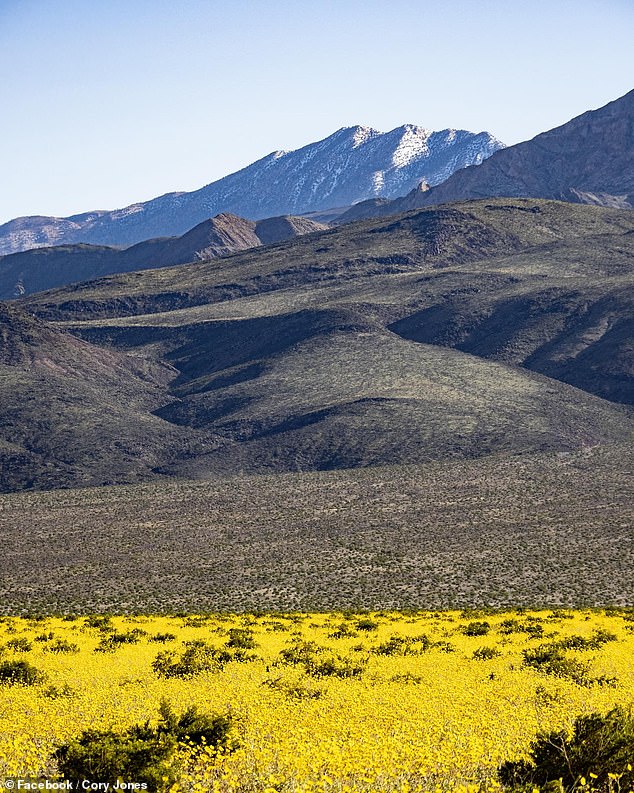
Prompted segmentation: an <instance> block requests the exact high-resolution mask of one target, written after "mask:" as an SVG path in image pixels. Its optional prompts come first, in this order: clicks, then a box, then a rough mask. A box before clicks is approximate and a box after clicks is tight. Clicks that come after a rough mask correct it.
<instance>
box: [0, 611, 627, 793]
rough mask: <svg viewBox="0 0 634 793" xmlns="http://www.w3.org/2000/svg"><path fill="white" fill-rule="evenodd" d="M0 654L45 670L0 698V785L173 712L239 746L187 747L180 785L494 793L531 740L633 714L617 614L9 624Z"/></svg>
mask: <svg viewBox="0 0 634 793" xmlns="http://www.w3.org/2000/svg"><path fill="white" fill-rule="evenodd" d="M192 643H193V644H192ZM0 645H1V646H2V652H1V653H0V672H1V670H2V668H3V665H4V666H5V667H7V668H9V666H10V664H11V663H15V662H19V661H24V662H28V664H30V665H32V667H34V668H35V669H36V670H38V672H39V673H41V674H40V676H39V677H38V678H37V679H36V680H34V681H30V683H31V684H24V683H18V684H16V683H15V681H14V680H10V679H7V680H5V682H4V683H3V684H2V685H0V776H2V777H4V778H6V777H22V778H26V777H39V778H45V779H55V778H56V775H57V768H56V766H55V762H54V761H53V760H52V755H53V752H54V751H55V749H56V748H57V747H58V746H60V745H61V744H63V743H64V742H67V741H68V740H70V739H72V738H75V737H78V736H79V735H80V734H81V733H82V731H84V730H87V729H97V730H107V729H115V730H123V729H125V728H127V727H129V726H131V725H133V724H138V723H143V722H145V721H146V720H149V721H150V722H152V723H155V722H156V720H157V718H158V708H159V704H160V702H161V701H162V700H164V699H166V700H168V701H169V702H170V703H171V704H172V705H173V707H174V708H175V709H176V710H179V711H181V710H183V709H185V708H186V707H188V706H190V705H196V706H197V707H198V709H199V710H200V711H203V712H206V713H212V714H213V713H228V714H230V716H231V720H232V728H231V730H232V741H233V743H234V744H235V747H236V748H234V749H233V750H232V751H225V752H220V753H219V754H214V753H213V752H212V751H210V750H207V751H202V752H200V751H194V750H190V752H189V754H188V755H187V757H188V763H187V766H186V768H185V770H184V771H183V772H182V774H181V779H180V780H179V782H178V783H176V786H175V790H183V791H186V790H187V791H191V790H200V791H223V792H224V793H229V792H230V791H242V792H243V793H247V792H248V791H260V793H274V791H323V792H326V793H329V792H331V791H332V792H334V791H337V793H340V792H341V793H343V791H348V792H350V793H352V791H401V792H402V793H405V791H413V790H421V791H423V790H443V791H458V790H494V789H496V788H498V787H499V785H498V783H497V782H496V770H497V768H498V767H499V765H500V764H501V763H502V762H504V761H505V760H516V759H519V758H521V757H526V755H527V751H528V749H529V746H530V742H531V739H532V738H534V736H535V735H536V733H537V732H539V731H550V730H555V729H562V728H563V729H565V728H569V727H570V726H571V725H572V724H573V722H574V720H575V718H576V717H578V716H579V715H582V714H587V713H590V712H593V711H599V712H605V711H608V710H609V709H610V708H611V707H613V706H614V705H615V704H622V705H625V706H630V705H632V704H634V613H632V612H628V611H627V610H623V611H618V610H614V611H609V610H608V611H575V612H573V611H556V612H552V611H522V612H495V613H460V612H442V613H438V612H433V613H432V612H416V613H411V614H410V613H391V612H374V613H369V614H368V613H358V614H352V613H341V612H339V613H318V614H257V615H252V614H240V615H209V616H191V615H189V616H187V615H180V616H170V617H166V616H161V617H152V616H115V617H110V618H104V617H77V618H74V619H73V618H61V617H44V618H36V619H28V618H18V617H5V618H3V619H2V621H1V622H0ZM545 645H546V646H553V645H557V646H558V647H559V648H562V649H561V650H560V657H563V658H564V659H565V664H564V665H563V666H562V665H561V664H560V665H559V666H554V667H553V666H552V664H551V666H550V667H549V665H548V663H542V662H540V660H539V658H540V656H539V653H536V652H535V651H536V650H538V649H539V648H543V647H544V646H545ZM188 652H189V654H188ZM205 652H211V653H212V655H210V656H207V657H209V658H212V657H213V658H214V659H215V660H214V663H213V664H211V665H208V666H207V667H204V666H203V667H200V666H198V667H196V663H197V661H196V659H199V658H200V657H205ZM201 653H202V655H201ZM213 653H215V655H213ZM157 656H158V657H159V658H158V661H157ZM188 659H189V661H188ZM531 659H533V661H532V662H531ZM188 663H189V666H188ZM179 664H180V666H179ZM214 664H215V665H214ZM183 752H184V753H185V754H187V750H185V749H184V750H183Z"/></svg>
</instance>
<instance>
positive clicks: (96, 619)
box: [85, 614, 114, 633]
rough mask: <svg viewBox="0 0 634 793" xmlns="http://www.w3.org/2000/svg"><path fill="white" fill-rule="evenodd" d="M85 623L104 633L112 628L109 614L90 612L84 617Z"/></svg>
mask: <svg viewBox="0 0 634 793" xmlns="http://www.w3.org/2000/svg"><path fill="white" fill-rule="evenodd" d="M85 624H86V626H87V627H88V628H97V630H99V631H103V632H104V633H107V632H108V631H113V630H114V625H113V624H112V620H111V617H110V615H109V614H92V615H91V616H90V617H86V622H85Z"/></svg>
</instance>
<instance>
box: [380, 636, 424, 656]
mask: <svg viewBox="0 0 634 793" xmlns="http://www.w3.org/2000/svg"><path fill="white" fill-rule="evenodd" d="M431 646H432V642H431V641H430V639H429V637H428V636H426V635H425V634H422V635H421V636H418V637H414V636H399V635H398V634H396V633H394V634H392V636H390V638H389V639H388V641H387V642H383V643H382V644H379V645H378V646H377V647H375V648H374V649H373V652H375V653H377V655H420V654H421V653H424V652H425V651H426V650H428V649H429V648H430V647H431Z"/></svg>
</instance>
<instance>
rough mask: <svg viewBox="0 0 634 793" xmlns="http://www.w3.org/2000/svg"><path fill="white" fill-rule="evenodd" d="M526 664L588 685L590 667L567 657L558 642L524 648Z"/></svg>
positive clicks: (546, 672)
mask: <svg viewBox="0 0 634 793" xmlns="http://www.w3.org/2000/svg"><path fill="white" fill-rule="evenodd" d="M523 656H524V666H530V667H532V668H533V669H537V670H538V671H539V672H544V673H545V674H547V675H554V676H555V677H565V678H568V679H569V680H573V681H574V682H575V683H578V684H579V685H587V684H588V683H589V682H590V681H589V679H588V668H587V666H586V665H585V664H582V663H581V662H580V661H577V660H576V659H574V658H567V657H566V656H565V655H564V653H563V651H562V649H561V647H559V646H558V645H557V644H542V645H540V646H539V647H536V648H535V649H532V650H524V652H523Z"/></svg>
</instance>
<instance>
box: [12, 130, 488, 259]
mask: <svg viewBox="0 0 634 793" xmlns="http://www.w3.org/2000/svg"><path fill="white" fill-rule="evenodd" d="M502 147H503V144H502V143H500V141H498V140H496V139H495V138H494V137H493V136H492V135H490V134H489V133H488V132H480V133H478V134H474V133H472V132H467V131H465V130H453V129H446V130H443V131H441V132H432V131H430V130H427V129H424V128H423V127H417V126H413V125H412V124H406V125H404V126H402V127H397V128H396V129H393V130H392V131H391V132H385V133H383V132H378V131H377V130H375V129H371V128H370V127H362V126H356V127H344V128H342V129H340V130H338V131H337V132H335V133H334V134H332V135H330V136H329V137H327V138H325V139H324V140H321V141H318V142H316V143H310V144H309V145H308V146H304V147H303V148H301V149H297V150H296V151H290V152H286V151H276V152H273V153H271V154H269V155H267V156H266V157H264V158H263V159H261V160H258V161H257V162H254V163H252V164H251V165H248V166H247V167H246V168H243V169H242V170H240V171H237V172H236V173H233V174H230V175H229V176H225V177H224V178H222V179H219V180H218V181H216V182H212V183H211V184H208V185H206V186H205V187H202V188H201V189H200V190H195V191H194V192H191V193H167V194H166V195H163V196H160V197H159V198H154V199H152V200H151V201H146V202H144V203H139V204H132V205H131V206H128V207H125V208H124V209H118V210H114V211H112V212H104V211H99V212H89V213H84V214H81V215H74V216H72V217H68V218H51V217H39V216H38V217H23V218H16V219H14V220H11V221H9V222H8V223H5V224H4V225H3V226H0V254H7V253H14V252H17V251H23V250H26V249H28V248H37V247H43V246H50V245H62V244H68V243H77V242H87V243H92V244H98V245H133V244H134V243H137V242H140V241H142V240H146V239H149V238H152V237H159V236H166V235H169V236H179V235H182V234H184V233H185V232H186V231H188V230H189V229H191V228H192V227H193V226H195V225H196V224H198V223H200V222H201V221H203V220H206V219H207V218H209V217H212V216H214V215H217V214H219V213H221V212H230V213H233V214H236V215H241V216H242V217H246V218H250V219H252V220H258V219H261V218H267V217H274V216H280V215H289V214H291V215H298V214H303V213H307V212H314V211H319V210H324V209H328V208H331V207H338V206H349V205H350V204H353V203H355V202H357V201H363V200H365V199H368V198H377V197H381V198H386V199H391V198H395V197H397V196H401V195H403V194H404V193H406V192H408V191H409V190H411V189H412V188H414V187H416V185H417V184H419V183H420V182H421V181H425V182H428V183H429V184H430V185H436V184H439V183H440V182H442V181H444V180H445V179H447V178H448V177H449V176H451V174H452V173H454V171H456V170H458V169H459V168H464V167H466V166H468V165H472V164H477V163H481V162H482V161H483V160H485V159H486V158H487V157H489V156H490V155H491V154H493V152H495V151H497V150H498V149H500V148H502Z"/></svg>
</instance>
